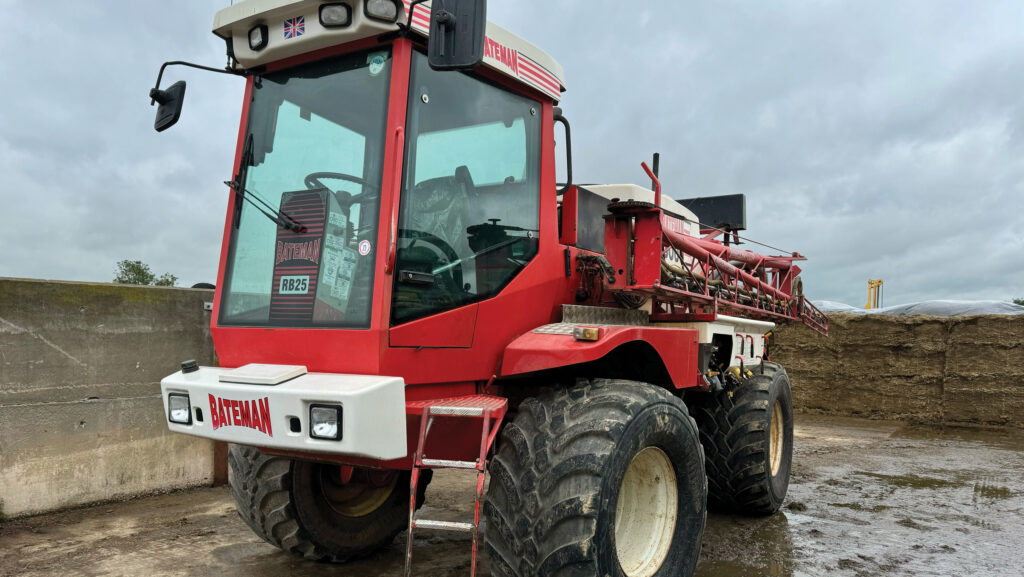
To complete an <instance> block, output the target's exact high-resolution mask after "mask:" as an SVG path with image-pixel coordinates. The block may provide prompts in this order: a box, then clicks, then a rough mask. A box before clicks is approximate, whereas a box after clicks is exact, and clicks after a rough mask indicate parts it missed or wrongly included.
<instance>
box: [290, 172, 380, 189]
mask: <svg viewBox="0 0 1024 577" xmlns="http://www.w3.org/2000/svg"><path fill="white" fill-rule="evenodd" d="M321 178H334V179H337V180H347V181H349V182H354V183H356V184H361V185H363V186H366V187H369V188H372V189H375V190H376V189H377V188H378V187H377V186H375V185H373V184H370V183H369V182H367V181H366V179H365V178H359V177H358V176H353V175H351V174H346V173H344V172H311V173H309V174H307V175H306V178H305V182H306V188H308V189H310V190H315V189H317V188H328V187H327V185H325V184H324V183H322V182H320V179H321Z"/></svg>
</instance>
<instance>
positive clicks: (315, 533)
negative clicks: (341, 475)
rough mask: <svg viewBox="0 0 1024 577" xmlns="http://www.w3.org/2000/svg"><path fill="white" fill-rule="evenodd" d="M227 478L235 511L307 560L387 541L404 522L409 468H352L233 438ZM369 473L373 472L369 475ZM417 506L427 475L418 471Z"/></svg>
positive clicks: (338, 557)
mask: <svg viewBox="0 0 1024 577" xmlns="http://www.w3.org/2000/svg"><path fill="white" fill-rule="evenodd" d="M228 465H229V469H228V483H229V485H230V486H231V495H232V496H233V497H234V498H235V505H236V508H237V510H238V515H239V516H240V517H241V518H242V520H243V521H245V522H246V524H247V525H249V527H251V528H252V530H253V531H254V532H255V533H256V534H257V535H259V536H260V537H261V538H263V540H264V541H266V542H267V543H270V544H271V545H273V546H275V547H278V548H280V549H283V550H285V551H288V552H290V553H294V554H296V555H301V556H303V557H305V558H306V559H310V560H313V561H330V562H343V561H347V560H349V559H353V558H357V557H361V556H364V555H366V554H369V553H371V552H373V551H375V550H377V549H379V548H381V547H385V546H387V545H389V544H390V543H391V542H392V541H393V540H394V538H395V536H396V535H398V534H399V533H400V532H402V531H403V530H405V529H406V528H407V527H408V523H409V473H408V472H407V471H401V472H398V471H396V472H393V473H386V472H375V471H369V470H365V469H357V470H356V472H355V473H354V474H353V477H352V479H351V480H350V482H349V484H346V485H342V484H340V483H334V482H333V481H332V480H336V478H335V477H332V475H336V474H337V471H338V467H337V465H331V464H326V463H315V462H310V461H299V460H293V459H286V458H284V457H274V456H270V455H265V454H263V453H261V452H260V451H259V450H258V449H256V448H254V447H248V446H244V445H231V446H230V449H229V451H228ZM371 475H372V477H371ZM420 479H421V481H420V484H419V490H418V493H419V496H418V499H417V506H419V505H422V503H423V491H425V490H426V486H427V484H428V483H429V482H430V475H426V476H421V477H420Z"/></svg>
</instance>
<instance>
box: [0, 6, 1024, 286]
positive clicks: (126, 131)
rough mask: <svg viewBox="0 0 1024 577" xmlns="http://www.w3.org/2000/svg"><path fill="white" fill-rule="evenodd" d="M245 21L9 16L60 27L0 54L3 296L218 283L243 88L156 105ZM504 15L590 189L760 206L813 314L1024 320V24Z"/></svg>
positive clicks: (847, 10) (987, 12)
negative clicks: (55, 289)
mask: <svg viewBox="0 0 1024 577" xmlns="http://www.w3.org/2000/svg"><path fill="white" fill-rule="evenodd" d="M225 4H227V1H226V0H224V1H218V2H186V3H178V4H175V5H174V8H173V9H171V10H168V5H167V4H166V3H163V4H157V3H119V4H116V5H115V4H106V3H94V4H92V5H88V4H82V3H75V2H57V3H46V4H40V3H32V2H27V1H25V2H10V1H9V0H8V1H3V2H0V6H2V7H3V12H4V13H5V15H7V16H8V17H9V18H8V19H9V20H10V19H14V20H17V21H26V22H46V23H47V28H46V29H45V30H41V29H40V28H35V29H33V28H29V27H12V28H11V29H10V30H9V31H8V33H7V34H5V35H4V36H3V37H0V53H3V54H4V58H3V59H0V77H2V78H4V80H5V86H6V87H7V89H6V90H4V91H2V92H0V115H2V116H0V120H2V122H0V197H2V199H0V200H2V202H3V206H4V212H5V215H6V216H8V219H5V220H7V221H8V223H9V224H8V225H7V226H5V227H2V228H0V245H2V246H3V247H5V249H4V250H2V251H0V275H8V276H33V277H44V278H68V279H81V280H98V281H105V280H109V279H110V278H111V277H112V274H113V271H112V268H113V265H114V262H116V261H117V260H119V259H121V258H139V259H142V260H144V261H146V262H148V263H149V264H150V265H151V266H152V267H153V268H154V270H156V271H158V272H164V271H169V272H173V273H175V274H177V275H178V276H179V277H181V278H182V281H183V282H185V283H192V282H198V281H212V280H213V278H214V276H215V273H216V267H217V261H218V259H219V256H220V235H221V233H222V231H223V225H224V210H225V206H226V200H227V194H226V193H227V191H226V189H225V187H224V186H223V185H222V184H221V181H223V180H226V179H228V178H229V177H230V170H231V163H232V159H233V149H234V145H235V141H236V138H237V129H238V126H237V123H238V115H239V110H240V105H241V98H242V83H241V81H239V80H237V79H233V78H229V77H219V76H216V75H211V74H205V73H200V72H191V71H181V70H180V69H179V70H173V71H172V72H170V73H169V76H168V79H169V80H175V79H178V78H185V79H187V80H188V82H189V88H188V90H189V92H188V96H187V98H186V100H187V102H186V107H185V112H184V115H183V117H182V121H181V122H180V123H179V125H178V126H176V127H175V128H174V129H173V130H171V131H168V132H166V133H163V134H159V135H157V134H156V133H154V132H153V131H152V128H151V126H152V114H153V109H151V108H150V107H149V106H148V101H147V99H146V98H145V94H146V92H147V91H148V89H149V87H150V86H151V85H152V82H153V80H154V78H155V75H156V71H157V67H158V66H159V64H160V63H161V62H162V61H164V60H169V59H178V58H181V59H189V60H194V61H198V62H203V63H209V64H214V65H219V64H220V63H221V62H223V59H224V56H223V44H222V43H221V42H220V41H218V40H217V39H216V38H214V37H213V36H212V35H211V34H210V33H209V27H210V23H211V21H212V18H213V14H214V12H215V11H216V9H218V8H220V7H222V6H223V5H225ZM488 8H489V15H490V17H491V19H492V20H494V21H496V22H498V23H500V24H502V25H503V26H505V27H506V28H509V29H511V30H512V31H513V32H515V33H517V34H519V35H521V36H523V37H524V38H526V39H527V40H529V41H531V42H533V43H535V44H537V45H538V46H540V47H542V48H543V49H545V50H546V51H547V52H548V53H550V54H551V55H553V56H554V57H555V58H556V59H557V60H559V62H560V63H561V64H562V65H564V66H565V69H566V80H567V84H568V89H569V90H568V92H567V93H566V95H565V98H564V100H563V102H562V106H563V108H564V110H565V112H566V114H567V116H568V117H569V119H570V120H571V121H572V123H573V136H574V137H575V140H574V142H573V145H574V147H573V148H574V153H575V158H574V172H575V175H576V177H577V180H581V181H587V182H636V183H645V181H646V179H645V178H644V176H643V173H642V171H641V169H640V167H639V163H640V161H642V160H646V159H648V158H649V157H650V155H651V153H652V152H654V151H659V152H661V153H662V176H663V180H664V182H665V186H666V191H667V192H668V193H669V194H670V195H672V196H674V197H689V196H698V195H714V194H731V193H739V192H742V193H745V194H747V198H748V224H749V227H750V230H749V231H748V236H751V237H752V238H756V239H759V240H763V241H765V242H767V243H769V244H772V245H775V246H780V247H783V248H786V249H788V250H795V251H799V252H801V253H803V254H805V255H807V256H808V257H809V259H810V260H809V261H808V262H807V263H805V266H804V268H805V273H804V277H805V285H806V287H807V290H808V292H809V294H810V295H811V296H812V297H815V298H820V299H827V300H835V301H843V302H847V303H850V304H853V305H858V304H863V301H864V300H865V299H866V295H865V294H864V293H865V290H864V286H865V284H866V282H865V281H866V280H867V279H868V278H877V277H883V278H885V280H886V289H887V290H886V295H887V299H888V303H889V304H896V303H899V302H910V301H915V300H921V299H933V298H934V299H938V298H996V299H1007V298H1010V297H1014V296H1024V250H1022V249H1024V225H1022V218H1021V214H1022V209H1024V201H1022V200H1021V199H1022V198H1024V155H1022V151H1024V140H1022V139H1024V109H1022V104H1021V103H1022V101H1021V96H1020V95H1021V94H1022V93H1024V90H1022V88H1024V86H1022V85H1024V36H1021V35H1020V32H1019V29H1020V23H1021V22H1024V4H1022V3H1020V2H1017V1H1014V0H1002V1H992V2H984V3H968V2H958V1H951V0H947V1H939V2H936V1H927V0H918V1H910V2H899V3H892V2H882V1H878V0H874V1H865V2H839V1H829V0H821V1H815V2H807V1H797V0H777V1H773V2H760V3H759V2H741V1H738V0H727V1H722V2H700V3H698V2H667V1H660V2H635V3H622V2H611V1H610V0H608V1H600V2H582V1H559V2H530V3H524V2H509V1H500V0H491V1H490V3H489V6H488ZM12 21H13V20H12ZM111 23H117V25H116V26H112V25H111ZM55 38H56V39H58V40H54V39H55ZM11 87H16V88H13V89H12V88H11ZM12 217H13V219H12ZM11 220H13V221H14V223H11ZM29 231H34V232H32V233H31V234H32V235H33V236H32V242H28V241H27V240H26V234H28V233H29Z"/></svg>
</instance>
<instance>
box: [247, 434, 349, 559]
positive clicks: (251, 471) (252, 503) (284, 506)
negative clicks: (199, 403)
mask: <svg viewBox="0 0 1024 577" xmlns="http://www.w3.org/2000/svg"><path fill="white" fill-rule="evenodd" d="M228 465H229V467H228V475H229V483H228V484H229V485H230V486H231V496H232V497H234V498H235V505H236V509H237V510H238V516H239V517H241V518H242V520H243V521H245V523H246V524H247V525H249V527H250V528H252V530H253V532H255V533H256V534H257V535H259V536H260V537H261V538H262V539H263V540H264V541H266V542H267V543H270V544H271V545H273V546H275V547H278V548H280V549H283V550H285V551H288V552H289V553H294V554H296V555H301V556H303V557H305V558H306V559H309V560H311V561H322V560H325V559H326V558H327V555H326V553H325V552H324V551H322V550H321V549H320V548H319V547H317V546H316V545H315V544H314V543H313V542H312V541H311V540H310V537H309V535H308V534H307V533H306V532H305V531H304V530H303V529H302V526H301V525H300V524H299V520H298V515H297V514H296V512H295V507H294V506H293V505H292V501H291V480H292V479H291V477H292V467H291V465H292V461H291V459H285V458H282V457H272V456H269V455H264V454H263V453H261V452H260V451H259V450H258V449H256V448H255V447H249V446H246V445H231V447H230V449H229V450H228ZM332 560H333V559H332Z"/></svg>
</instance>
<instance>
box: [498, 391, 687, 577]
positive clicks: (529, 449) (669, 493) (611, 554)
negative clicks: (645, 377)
mask: <svg viewBox="0 0 1024 577" xmlns="http://www.w3.org/2000/svg"><path fill="white" fill-rule="evenodd" d="M490 473H491V481H490V485H489V487H488V492H487V501H486V502H485V504H484V516H485V521H486V531H485V533H484V535H485V544H486V549H487V551H488V553H489V555H490V559H491V574H492V575H494V576H496V577H541V576H543V577H548V576H556V575H557V576H569V575H572V576H575V577H606V576H608V577H669V576H671V577H689V576H691V575H693V571H694V568H695V566H696V564H697V559H698V557H699V556H700V548H701V538H702V535H703V533H704V523H705V520H706V512H707V511H706V510H707V482H706V479H705V476H704V455H703V451H702V450H701V446H700V440H699V439H698V436H697V427H696V424H695V423H694V421H693V419H692V418H690V415H689V413H688V412H687V410H686V405H684V404H683V402H682V400H680V399H679V398H677V397H674V396H673V395H671V394H670V393H668V392H667V391H665V390H663V389H660V388H658V387H655V386H652V385H647V384H644V383H637V382H630V381H593V382H588V383H586V384H583V385H579V386H576V387H573V388H568V389H559V390H554V391H550V392H547V393H544V394H542V395H541V396H539V397H536V398H531V399H527V400H526V401H523V403H522V404H520V406H519V409H518V414H517V416H516V418H515V420H514V421H513V422H511V423H509V424H507V425H506V426H505V428H504V430H503V431H502V435H501V441H500V444H499V446H498V449H497V453H496V455H495V456H494V458H493V459H492V460H491V465H490Z"/></svg>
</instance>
